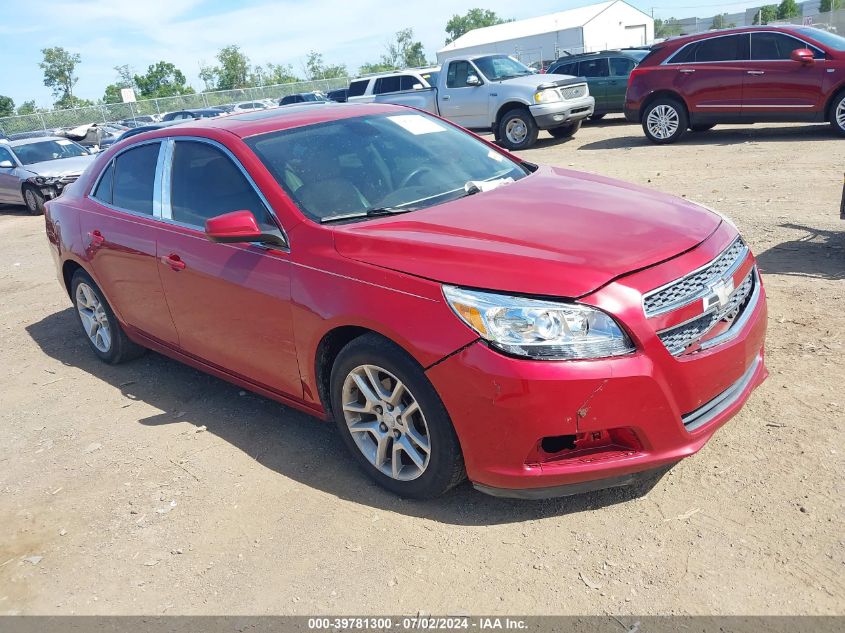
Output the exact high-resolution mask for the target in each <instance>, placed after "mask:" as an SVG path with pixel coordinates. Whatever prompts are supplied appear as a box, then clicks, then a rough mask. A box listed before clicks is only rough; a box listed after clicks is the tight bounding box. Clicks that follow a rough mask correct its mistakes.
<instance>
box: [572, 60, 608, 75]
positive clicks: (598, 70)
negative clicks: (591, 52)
mask: <svg viewBox="0 0 845 633" xmlns="http://www.w3.org/2000/svg"><path fill="white" fill-rule="evenodd" d="M578 74H579V75H581V76H582V77H607V75H608V70H607V59H585V60H584V61H582V62H581V63H580V64H578Z"/></svg>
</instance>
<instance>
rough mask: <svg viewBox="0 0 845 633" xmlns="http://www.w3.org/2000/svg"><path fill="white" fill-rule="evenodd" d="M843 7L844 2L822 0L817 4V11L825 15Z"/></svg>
mask: <svg viewBox="0 0 845 633" xmlns="http://www.w3.org/2000/svg"><path fill="white" fill-rule="evenodd" d="M843 6H845V0H822V1H821V4H819V11H820V12H821V13H827V12H828V11H837V10H839V9H841V8H842V7H843Z"/></svg>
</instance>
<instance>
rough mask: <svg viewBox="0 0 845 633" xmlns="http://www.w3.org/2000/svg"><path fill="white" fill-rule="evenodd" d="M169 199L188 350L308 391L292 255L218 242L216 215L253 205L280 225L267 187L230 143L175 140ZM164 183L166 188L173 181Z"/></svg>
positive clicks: (172, 285)
mask: <svg viewBox="0 0 845 633" xmlns="http://www.w3.org/2000/svg"><path fill="white" fill-rule="evenodd" d="M172 165H173V167H172V172H171V173H170V174H165V175H164V176H163V178H164V180H165V182H169V183H170V199H169V200H166V199H165V200H164V201H163V203H162V206H163V208H162V215H163V216H164V218H165V220H163V222H162V229H161V230H160V231H159V237H158V252H157V254H158V258H159V262H160V263H159V271H160V273H161V279H162V284H163V286H164V290H165V293H166V295H167V303H168V305H169V306H170V313H171V314H172V315H173V320H174V322H175V323H176V329H177V331H178V332H179V344H180V347H181V348H182V350H183V351H184V352H186V353H188V354H190V355H192V356H195V357H197V358H199V359H201V360H203V361H205V362H207V363H209V364H211V365H215V366H217V367H219V368H222V369H225V370H226V371H228V372H229V373H232V374H235V375H237V376H239V377H242V378H246V379H247V380H250V381H251V382H254V383H257V384H259V385H261V386H264V387H269V388H270V389H273V390H275V391H279V392H282V393H284V394H287V395H290V396H293V397H295V398H301V397H302V384H301V382H300V379H299V366H298V364H297V359H296V349H295V347H294V338H293V320H292V316H291V306H290V258H289V253H288V252H286V251H283V250H276V249H269V248H265V247H264V246H261V245H259V244H246V243H244V244H241V243H238V244H218V243H214V242H210V241H209V240H208V239H206V237H205V233H204V226H205V221H206V220H207V219H208V218H211V217H214V216H217V215H220V214H223V213H229V212H231V211H241V210H248V211H252V213H253V214H254V215H255V217H256V219H257V220H258V222H259V224H260V225H263V226H265V227H266V228H268V229H275V228H277V227H276V225H275V221H274V220H273V218H272V217H271V215H270V212H269V211H268V207H267V205H266V204H265V202H264V201H263V198H262V196H260V195H259V194H258V193H257V189H256V188H255V185H254V184H253V182H252V181H251V179H249V178H247V177H246V176H245V173H244V172H243V171H242V170H241V168H240V166H239V165H238V164H236V163H235V162H234V159H233V158H232V157H231V156H230V155H229V153H228V152H226V151H225V150H223V149H222V148H221V147H219V146H217V145H216V144H211V143H208V142H203V141H194V140H191V141H188V140H185V141H180V140H176V141H175V142H174V144H173V161H172ZM165 189H166V188H165Z"/></svg>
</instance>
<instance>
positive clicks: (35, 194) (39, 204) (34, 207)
mask: <svg viewBox="0 0 845 633" xmlns="http://www.w3.org/2000/svg"><path fill="white" fill-rule="evenodd" d="M23 201H24V203H25V204H26V210H27V211H28V212H29V214H30V215H43V213H44V194H43V193H41V192H40V191H38V189H36V188H35V187H31V186H30V185H25V186H24V188H23Z"/></svg>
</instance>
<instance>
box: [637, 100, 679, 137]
mask: <svg viewBox="0 0 845 633" xmlns="http://www.w3.org/2000/svg"><path fill="white" fill-rule="evenodd" d="M688 125H689V121H688V118H687V110H686V108H685V107H684V106H683V104H681V103H679V102H678V101H676V100H675V99H669V98H661V99H657V100H656V101H653V102H652V103H651V104H650V105H649V106H648V107H647V108H646V110H645V112H644V113H643V131H644V132H645V135H646V137H648V140H650V141H651V142H652V143H657V144H659V145H666V144H668V143H674V142H675V141H677V140H678V139H680V138H681V137H682V136H683V135H684V132H686V131H687V127H688Z"/></svg>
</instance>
